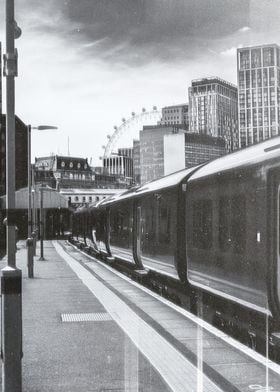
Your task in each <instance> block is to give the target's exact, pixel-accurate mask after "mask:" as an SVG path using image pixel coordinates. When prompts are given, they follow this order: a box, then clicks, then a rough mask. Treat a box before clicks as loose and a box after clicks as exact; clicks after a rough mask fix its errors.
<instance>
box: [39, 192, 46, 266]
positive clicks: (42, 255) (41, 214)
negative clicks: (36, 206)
mask: <svg viewBox="0 0 280 392" xmlns="http://www.w3.org/2000/svg"><path fill="white" fill-rule="evenodd" d="M40 196H41V197H40V244H41V256H40V259H39V260H41V261H44V260H45V259H44V222H43V204H44V201H43V189H42V188H40Z"/></svg>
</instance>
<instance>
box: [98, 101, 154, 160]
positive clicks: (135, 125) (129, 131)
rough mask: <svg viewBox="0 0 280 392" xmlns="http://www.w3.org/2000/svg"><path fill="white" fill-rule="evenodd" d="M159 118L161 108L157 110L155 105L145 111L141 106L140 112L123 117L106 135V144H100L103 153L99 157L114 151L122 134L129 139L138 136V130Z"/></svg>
mask: <svg viewBox="0 0 280 392" xmlns="http://www.w3.org/2000/svg"><path fill="white" fill-rule="evenodd" d="M160 119H161V110H158V109H157V107H156V106H154V107H153V109H152V110H151V111H147V110H146V109H145V108H143V109H142V111H141V113H139V114H137V113H135V112H132V113H131V117H130V118H128V119H125V118H123V119H122V123H121V125H119V126H114V132H113V134H112V135H107V138H108V143H107V145H106V146H102V148H103V149H104V154H103V157H101V159H104V158H108V157H109V156H110V155H112V154H113V153H114V151H115V149H116V148H117V146H118V144H119V142H120V140H121V138H122V136H124V135H126V136H127V137H129V138H130V139H133V138H134V139H135V138H139V131H140V130H141V129H142V128H143V126H144V125H156V124H157V123H158V122H159V121H160ZM122 147H123V146H122Z"/></svg>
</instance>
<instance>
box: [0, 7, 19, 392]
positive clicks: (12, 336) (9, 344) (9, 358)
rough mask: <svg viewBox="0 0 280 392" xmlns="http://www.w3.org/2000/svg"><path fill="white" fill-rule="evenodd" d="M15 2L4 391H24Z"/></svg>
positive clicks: (9, 73)
mask: <svg viewBox="0 0 280 392" xmlns="http://www.w3.org/2000/svg"><path fill="white" fill-rule="evenodd" d="M14 8H15V7H14V0H6V10H5V14H6V54H5V55H4V75H5V77H6V108H7V114H6V135H7V139H6V145H7V148H6V167H7V169H6V173H7V174H6V185H7V186H6V193H7V196H6V200H7V203H6V208H7V261H8V263H7V264H8V265H7V266H6V267H5V268H3V269H2V271H1V272H2V275H1V335H2V336H1V337H2V339H1V358H2V374H3V377H2V391H3V392H21V390H22V366H21V359H22V299H21V292H22V290H21V283H22V277H21V270H19V269H18V268H17V267H16V252H15V250H16V229H15V227H16V214H15V77H16V76H17V51H16V49H15V39H16V38H19V37H20V34H21V30H20V28H19V27H18V26H17V24H16V22H15V15H14V14H15V12H14Z"/></svg>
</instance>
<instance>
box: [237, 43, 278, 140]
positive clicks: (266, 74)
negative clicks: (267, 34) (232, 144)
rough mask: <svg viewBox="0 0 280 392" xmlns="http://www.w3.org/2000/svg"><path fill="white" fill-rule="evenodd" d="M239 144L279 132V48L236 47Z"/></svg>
mask: <svg viewBox="0 0 280 392" xmlns="http://www.w3.org/2000/svg"><path fill="white" fill-rule="evenodd" d="M237 69H238V94H239V134H240V147H245V146H247V145H250V144H254V143H257V142H259V141H262V140H265V139H268V138H270V137H273V136H276V135H279V134H280V48H279V46H278V45H275V44H273V45H261V46H255V47H248V48H242V49H238V50H237Z"/></svg>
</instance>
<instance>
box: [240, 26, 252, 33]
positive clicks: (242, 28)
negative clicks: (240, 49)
mask: <svg viewBox="0 0 280 392" xmlns="http://www.w3.org/2000/svg"><path fill="white" fill-rule="evenodd" d="M250 30H251V27H249V26H244V27H241V29H239V30H238V32H240V33H246V32H247V31H250Z"/></svg>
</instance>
